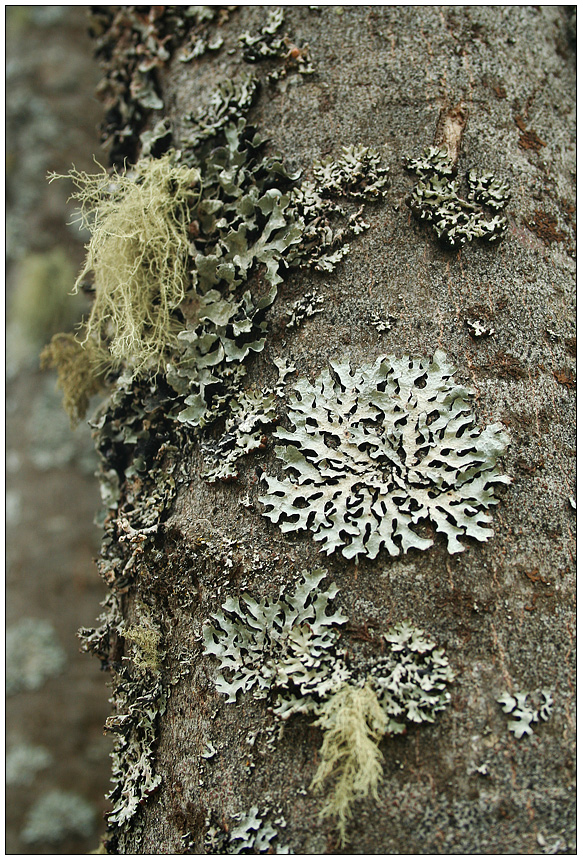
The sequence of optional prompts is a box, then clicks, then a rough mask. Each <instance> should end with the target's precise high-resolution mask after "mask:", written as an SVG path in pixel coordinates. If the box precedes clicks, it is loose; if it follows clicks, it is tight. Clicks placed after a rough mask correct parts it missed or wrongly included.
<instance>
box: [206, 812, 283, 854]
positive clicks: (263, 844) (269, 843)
mask: <svg viewBox="0 0 583 861" xmlns="http://www.w3.org/2000/svg"><path fill="white" fill-rule="evenodd" d="M267 816H269V811H268V810H267V809H264V810H259V808H258V807H257V806H256V805H254V806H253V807H251V808H250V809H249V811H248V812H246V813H245V812H242V813H235V814H234V815H233V816H231V820H232V825H231V827H230V829H229V830H228V831H227V830H226V829H225V826H224V822H223V823H222V824H221V825H218V824H215V822H214V821H213V819H212V817H210V816H209V817H207V822H206V833H205V839H204V847H205V850H206V854H207V855H223V854H224V855H265V854H269V855H274V854H275V855H290V854H292V853H291V851H290V848H289V846H284V845H279V844H278V843H277V842H274V841H276V839H277V837H278V832H277V831H276V829H275V828H274V827H273V825H272V824H271V822H270V821H269V820H266V817H267Z"/></svg>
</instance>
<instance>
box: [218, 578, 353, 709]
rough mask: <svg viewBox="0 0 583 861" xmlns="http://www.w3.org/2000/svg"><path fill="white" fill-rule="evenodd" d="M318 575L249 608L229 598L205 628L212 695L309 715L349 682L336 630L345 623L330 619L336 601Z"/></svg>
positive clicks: (244, 600) (247, 599)
mask: <svg viewBox="0 0 583 861" xmlns="http://www.w3.org/2000/svg"><path fill="white" fill-rule="evenodd" d="M325 576H326V572H325V571H324V570H323V569H320V568H318V569H316V570H314V571H312V572H308V571H304V572H303V578H304V579H303V581H302V582H301V583H299V584H298V585H297V586H296V589H295V591H294V592H293V594H291V595H284V594H281V595H280V597H279V598H278V599H276V600H273V601H270V600H269V599H264V600H262V601H259V602H258V601H255V600H254V599H253V598H252V597H251V596H250V595H248V594H245V595H243V596H242V597H241V598H240V599H239V598H229V599H228V600H227V601H226V602H225V603H224V604H223V610H224V611H225V612H221V613H217V614H215V615H214V616H213V617H212V618H213V620H214V622H215V623H216V624H208V625H205V626H204V628H203V636H204V643H205V654H207V655H215V657H217V658H219V659H220V661H221V664H220V666H221V669H225V670H228V671H229V675H230V679H226V678H225V677H224V675H223V674H222V673H221V674H220V675H219V676H218V677H217V679H216V682H215V684H216V688H217V690H218V691H219V692H220V693H222V694H224V695H226V696H227V702H236V699H237V694H238V693H239V692H241V693H246V692H249V691H252V692H253V696H254V697H255V698H256V699H266V698H268V697H270V698H272V697H273V696H274V695H275V699H274V706H273V709H274V712H275V713H276V714H278V715H280V716H281V717H288V716H289V715H290V714H292V713H293V712H304V711H310V710H313V709H314V707H315V704H316V703H317V701H318V700H319V699H320V698H322V697H325V696H326V695H328V694H329V693H330V691H332V690H334V689H337V688H338V687H339V686H340V684H341V683H342V682H343V681H344V680H345V679H346V678H348V671H347V670H346V668H345V666H344V663H343V661H342V660H341V659H339V656H338V653H337V650H336V646H337V643H338V636H339V635H338V631H337V626H338V625H339V624H340V623H342V622H345V621H346V616H343V615H342V614H340V613H338V612H336V613H334V612H332V613H330V614H328V612H327V610H328V606H329V603H330V602H331V601H332V599H333V598H334V597H335V595H336V594H337V592H338V590H337V588H336V587H335V586H334V585H332V586H330V588H329V589H327V590H323V589H322V588H321V586H320V584H321V582H322V580H323V579H324V578H325Z"/></svg>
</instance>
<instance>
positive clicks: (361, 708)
mask: <svg viewBox="0 0 583 861" xmlns="http://www.w3.org/2000/svg"><path fill="white" fill-rule="evenodd" d="M318 713H319V717H318V720H317V721H316V724H317V725H318V726H321V727H322V729H323V730H324V741H323V743H322V747H321V748H320V755H321V759H322V761H321V762H320V765H319V767H318V770H317V772H316V775H315V777H314V779H313V781H312V784H311V789H321V788H323V786H324V783H325V782H326V780H327V778H329V777H332V778H336V782H335V784H334V786H333V788H332V789H331V791H330V794H329V796H328V800H327V802H326V804H325V805H324V807H323V808H322V811H321V814H320V815H321V816H322V817H324V816H335V817H336V819H337V823H338V830H339V833H340V839H341V842H342V845H344V844H345V842H346V825H347V821H348V818H349V816H350V813H351V810H352V807H353V805H354V803H355V802H356V801H358V800H359V799H362V798H366V797H367V796H368V795H372V796H373V797H374V798H376V797H377V787H378V784H379V781H380V779H381V777H382V774H383V768H382V760H383V757H382V754H381V752H380V750H379V747H378V745H379V742H380V740H381V738H382V736H383V735H384V733H385V731H386V728H387V718H386V715H385V713H384V711H383V709H382V708H381V705H380V703H379V701H378V698H377V695H376V694H375V692H374V691H373V690H372V688H371V687H370V686H369V685H368V684H366V685H364V687H356V686H355V685H351V684H349V683H345V684H344V685H343V686H342V687H341V688H340V690H339V691H338V692H337V693H336V694H334V695H333V696H332V697H330V698H329V699H328V700H326V701H325V702H324V703H323V705H322V706H321V707H320V708H319V712H318Z"/></svg>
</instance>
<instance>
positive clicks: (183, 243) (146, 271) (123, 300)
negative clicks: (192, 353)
mask: <svg viewBox="0 0 583 861" xmlns="http://www.w3.org/2000/svg"><path fill="white" fill-rule="evenodd" d="M70 177H71V179H72V180H73V183H74V185H75V187H76V189H77V191H76V192H75V193H74V194H73V198H74V199H76V200H78V201H79V203H80V211H79V220H80V224H81V227H85V228H88V229H89V230H90V231H91V239H90V241H89V243H88V245H87V246H86V249H87V257H86V260H85V264H84V266H83V268H82V269H81V272H80V274H79V277H78V278H77V281H76V283H75V289H79V288H80V287H81V286H82V285H83V284H84V283H85V282H86V280H87V279H88V278H91V279H92V281H93V289H94V291H95V301H94V303H93V307H92V309H91V314H90V316H89V319H88V321H87V324H86V327H85V332H84V338H83V341H84V343H85V345H86V346H87V348H88V349H89V351H90V352H91V351H95V348H96V347H99V346H100V345H101V343H102V342H103V341H106V342H107V344H108V349H109V354H110V358H111V361H112V363H114V364H119V363H120V362H122V361H126V362H128V363H130V364H131V365H132V366H133V367H134V369H135V370H136V371H139V370H142V369H144V368H152V369H153V370H156V369H157V367H158V366H159V365H160V364H161V362H162V357H163V355H164V353H165V351H166V350H167V349H168V347H170V346H171V345H172V344H173V343H174V340H175V337H176V334H177V328H178V327H177V321H176V320H173V318H172V314H173V312H174V311H176V309H177V308H178V306H179V305H180V303H181V302H182V300H183V299H184V295H185V291H186V288H187V284H188V266H189V256H188V252H189V233H188V225H189V221H190V210H189V204H190V203H191V202H192V201H193V199H194V197H195V196H196V195H197V193H198V183H199V180H200V174H199V172H198V170H196V169H195V168H189V167H185V166H183V165H182V166H181V165H176V164H175V163H174V159H173V156H172V155H170V154H169V155H166V156H164V157H162V158H160V159H153V160H142V161H139V162H138V163H137V164H136V166H135V168H134V169H133V170H132V171H131V173H127V174H121V173H117V172H114V173H113V174H112V175H111V176H110V175H109V173H108V172H107V171H106V170H102V172H101V173H97V174H87V173H85V172H81V171H77V170H72V171H71V173H70ZM51 178H52V179H54V178H57V177H56V176H55V175H53V176H52V177H51Z"/></svg>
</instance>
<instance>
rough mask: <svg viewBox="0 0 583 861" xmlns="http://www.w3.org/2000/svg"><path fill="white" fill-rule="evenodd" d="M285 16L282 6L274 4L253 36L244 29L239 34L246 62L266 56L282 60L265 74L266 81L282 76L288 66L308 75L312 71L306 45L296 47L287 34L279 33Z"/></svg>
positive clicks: (255, 60)
mask: <svg viewBox="0 0 583 861" xmlns="http://www.w3.org/2000/svg"><path fill="white" fill-rule="evenodd" d="M284 20H285V15H284V9H283V7H281V6H280V7H277V8H275V9H272V10H270V11H269V13H268V16H267V23H266V24H264V25H263V27H261V28H260V30H259V32H258V33H257V34H256V35H255V36H252V35H251V34H250V33H249V32H245V33H243V34H242V35H241V36H240V37H239V42H240V43H241V45H242V50H243V59H244V60H245V62H246V63H258V62H260V61H261V60H266V59H283V60H285V64H284V66H283V67H282V68H280V69H277V70H274V71H272V72H270V73H269V75H268V76H267V78H268V80H269V81H277V80H278V79H280V78H282V77H284V75H285V74H286V73H287V71H288V70H289V69H294V70H297V71H298V72H299V74H301V75H311V74H313V73H314V71H315V69H314V66H313V64H312V61H311V58H310V54H309V49H308V48H307V47H302V48H298V47H297V46H296V45H294V44H292V42H291V41H290V39H289V38H288V37H287V36H282V35H281V33H280V31H281V29H282V27H283V23H284Z"/></svg>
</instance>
